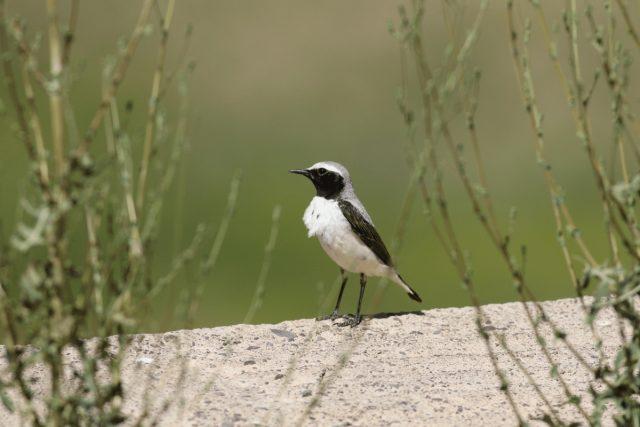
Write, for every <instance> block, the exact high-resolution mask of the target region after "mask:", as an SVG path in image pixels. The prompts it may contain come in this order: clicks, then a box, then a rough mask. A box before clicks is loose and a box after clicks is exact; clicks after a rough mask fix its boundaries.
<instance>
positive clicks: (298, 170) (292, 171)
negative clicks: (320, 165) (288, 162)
mask: <svg viewBox="0 0 640 427" xmlns="http://www.w3.org/2000/svg"><path fill="white" fill-rule="evenodd" d="M289 172H291V173H295V174H298V175H304V176H306V177H307V178H309V177H310V176H311V172H309V171H308V170H307V169H291V170H290V171H289Z"/></svg>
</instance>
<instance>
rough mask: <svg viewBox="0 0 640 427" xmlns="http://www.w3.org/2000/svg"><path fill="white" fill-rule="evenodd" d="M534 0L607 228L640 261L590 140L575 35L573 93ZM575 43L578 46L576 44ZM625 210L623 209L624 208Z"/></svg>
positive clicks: (540, 11)
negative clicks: (617, 212)
mask: <svg viewBox="0 0 640 427" xmlns="http://www.w3.org/2000/svg"><path fill="white" fill-rule="evenodd" d="M532 4H533V6H534V8H535V10H536V11H537V12H538V13H537V14H538V18H539V21H540V23H541V26H542V29H543V35H544V38H545V41H546V43H547V45H548V46H549V55H550V57H551V60H552V63H553V67H554V70H555V72H556V74H557V75H558V79H559V81H560V83H561V86H562V87H563V90H564V92H565V95H566V97H567V102H568V103H569V106H570V107H571V115H572V117H573V120H574V123H575V124H576V129H577V135H578V139H579V140H580V141H581V142H582V143H583V144H584V145H585V148H586V151H587V155H588V156H587V157H588V159H589V163H590V165H591V168H592V170H593V173H594V176H595V178H596V184H597V188H598V192H599V194H600V198H601V200H602V204H603V209H604V215H605V217H606V218H607V219H608V220H609V221H608V223H607V226H608V227H609V228H608V232H609V233H613V232H614V231H615V233H616V234H617V235H618V237H619V238H620V240H621V241H622V243H623V246H624V247H625V249H626V250H627V252H628V253H629V255H631V256H632V257H633V258H635V259H636V260H638V261H640V251H639V250H638V248H636V247H635V246H634V244H633V243H632V242H631V241H630V240H629V238H628V237H627V236H626V235H625V233H624V231H623V229H622V227H621V226H620V223H619V222H618V219H617V218H616V217H615V216H614V215H612V213H613V212H612V210H613V209H612V205H613V206H617V205H618V202H617V201H616V199H615V197H611V196H610V195H609V192H608V180H607V178H606V176H604V174H603V172H602V169H601V166H600V163H599V161H598V159H597V157H596V153H595V147H594V146H593V142H592V140H591V136H590V132H589V126H588V117H587V115H586V110H585V108H586V107H585V106H584V103H583V102H581V101H582V100H583V99H584V97H583V96H582V95H583V94H582V89H581V88H582V83H581V81H580V80H579V79H578V78H577V77H579V67H578V65H577V64H576V62H575V61H576V54H575V53H576V50H577V40H574V39H573V38H572V36H571V35H570V43H571V45H572V48H571V52H572V53H571V58H572V59H571V60H570V64H571V65H572V69H573V70H574V73H573V75H574V79H573V82H574V83H575V84H576V86H577V89H576V90H577V91H578V92H576V93H575V95H574V92H573V91H572V89H571V86H570V85H569V79H568V78H567V76H566V75H565V73H564V71H563V70H562V67H561V66H560V63H559V61H558V51H557V45H556V43H555V42H554V41H553V39H552V37H551V32H550V29H549V24H548V22H547V18H546V15H545V13H544V10H543V8H542V4H541V3H540V2H536V1H532ZM569 21H570V22H575V21H573V20H572V19H569ZM568 33H569V34H572V30H571V27H569V29H568ZM574 45H575V46H576V47H575V48H574V47H573V46H574ZM618 208H620V206H618ZM622 210H624V209H622ZM627 225H628V227H629V228H630V229H632V230H633V229H634V227H633V226H632V225H631V224H630V223H629V222H628V221H627ZM632 232H633V233H637V232H638V230H637V229H636V230H635V231H632ZM610 240H612V241H613V240H614V239H613V238H612V237H610Z"/></svg>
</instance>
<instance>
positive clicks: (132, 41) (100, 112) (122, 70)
mask: <svg viewBox="0 0 640 427" xmlns="http://www.w3.org/2000/svg"><path fill="white" fill-rule="evenodd" d="M153 3H154V0H144V3H143V4H142V8H141V9H140V14H139V16H138V21H137V22H136V25H135V27H134V29H133V32H132V34H131V37H130V38H129V42H128V43H127V47H126V48H125V52H124V54H123V55H122V57H121V58H120V60H119V62H118V64H117V65H116V68H115V70H114V72H113V75H112V77H111V83H110V84H109V86H108V87H107V90H106V91H105V92H104V94H103V96H102V100H101V101H100V104H99V105H98V108H97V110H96V112H95V113H94V115H93V118H92V119H91V122H90V124H89V128H88V129H87V131H86V133H85V135H84V138H83V139H82V141H80V145H79V146H78V147H77V148H76V150H75V151H74V153H73V159H72V166H73V167H78V166H80V160H81V159H82V157H83V156H84V155H85V154H86V153H87V150H88V149H89V145H90V144H91V142H92V141H93V139H94V137H95V135H96V132H97V130H98V127H99V126H100V124H101V123H102V119H103V118H104V115H105V113H106V112H107V110H108V109H109V106H110V105H111V101H112V100H113V97H114V96H115V95H116V93H117V92H118V88H119V87H120V84H121V83H122V80H123V79H124V76H125V74H126V72H127V69H128V68H129V63H130V62H131V58H132V57H133V55H134V53H135V51H136V49H137V47H138V44H139V42H140V38H141V37H142V35H143V34H144V27H145V25H146V23H147V20H148V19H149V14H150V12H151V7H152V6H153Z"/></svg>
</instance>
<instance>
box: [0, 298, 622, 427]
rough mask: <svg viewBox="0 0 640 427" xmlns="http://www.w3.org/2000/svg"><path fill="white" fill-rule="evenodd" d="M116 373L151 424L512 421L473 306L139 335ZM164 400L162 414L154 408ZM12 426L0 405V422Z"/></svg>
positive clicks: (527, 355)
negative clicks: (346, 323) (360, 319)
mask: <svg viewBox="0 0 640 427" xmlns="http://www.w3.org/2000/svg"><path fill="white" fill-rule="evenodd" d="M543 304H544V307H545V309H546V311H547V314H548V315H549V316H550V317H551V318H552V319H553V320H554V321H555V322H556V323H557V324H558V325H559V326H560V327H562V328H563V329H564V330H566V331H567V332H568V333H569V340H570V342H571V343H572V344H573V345H574V346H575V347H576V348H577V349H578V350H579V351H580V352H581V353H582V354H583V355H584V356H585V358H586V360H587V361H589V362H595V360H596V352H595V350H594V348H593V344H592V343H593V337H592V335H591V332H590V331H589V330H588V329H587V328H586V327H585V325H584V323H583V318H584V317H583V313H582V311H581V309H580V306H579V304H578V302H577V301H576V300H573V299H565V300H559V301H551V302H545V303H543ZM484 309H485V311H486V313H487V315H488V317H489V318H490V324H489V325H488V329H489V330H493V331H496V332H498V333H502V334H504V335H505V337H506V339H507V341H508V344H509V347H510V348H511V349H512V350H513V352H514V353H515V354H516V355H517V357H518V358H519V359H520V360H521V361H522V363H523V365H524V366H526V368H527V369H528V370H529V371H530V372H531V374H532V376H533V377H534V378H535V379H536V382H537V384H538V385H539V387H540V390H541V391H542V393H544V395H545V396H546V398H547V399H548V400H549V401H550V402H551V403H552V404H553V406H554V407H556V409H557V410H558V412H559V413H560V414H562V415H563V417H565V421H569V420H575V421H582V422H583V423H584V420H581V419H580V418H579V416H578V415H577V414H576V411H575V409H574V408H572V407H570V406H569V405H567V404H565V403H564V398H563V394H562V391H561V388H560V386H559V384H558V382H557V380H556V379H553V378H552V377H551V375H550V367H549V364H548V363H547V362H546V360H545V358H544V356H543V355H542V353H541V351H540V350H539V347H538V345H537V344H536V341H535V337H534V335H533V333H532V332H531V328H530V326H529V324H528V322H527V320H526V317H525V314H524V310H523V306H522V305H521V304H519V303H509V304H500V305H487V306H484ZM596 323H597V328H598V330H599V331H600V333H601V334H602V336H603V337H604V338H605V346H604V349H605V353H607V355H609V356H610V355H611V354H613V353H614V352H615V346H616V338H615V337H616V336H617V332H616V330H617V329H616V325H615V320H614V319H613V318H612V317H608V316H607V315H602V316H601V317H600V318H599V319H598V320H597V322H596ZM547 335H548V336H549V337H548V339H547V341H548V343H549V348H550V354H551V356H552V357H553V358H554V360H556V361H557V362H558V364H559V367H560V369H559V372H560V375H562V377H563V378H565V379H566V381H567V383H568V384H569V385H570V387H571V389H572V391H573V392H575V393H576V394H581V395H583V396H585V401H586V402H587V403H585V404H588V400H589V399H588V398H587V396H586V394H585V392H586V390H587V387H588V384H589V378H590V377H589V374H588V372H587V370H586V369H585V368H584V367H583V366H581V365H580V364H579V363H578V362H577V361H576V359H575V358H574V357H573V356H571V354H570V353H569V352H568V351H567V349H566V348H565V347H564V345H563V344H561V343H559V342H555V341H554V340H553V338H552V337H551V336H550V334H549V332H548V331H547ZM494 349H495V351H496V353H497V359H498V363H499V365H500V367H501V368H502V369H503V370H504V372H505V373H506V375H507V376H508V378H509V381H510V388H511V390H512V392H513V394H514V396H515V400H516V401H517V403H518V409H519V410H520V411H521V414H522V415H523V417H525V418H526V419H532V418H535V417H536V416H540V415H541V414H542V413H543V410H544V405H543V403H542V401H541V399H540V398H539V397H538V395H537V394H536V392H535V391H534V388H533V387H532V386H531V385H530V384H529V383H528V382H527V379H526V377H525V376H524V375H523V374H522V372H521V371H520V370H519V369H518V367H517V366H516V365H515V363H514V362H513V361H512V359H510V357H509V356H508V354H507V353H506V352H505V351H504V350H503V349H502V348H500V347H499V346H498V345H494ZM179 354H181V355H182V356H183V357H179ZM181 372H184V375H181V374H180V373H181ZM123 378H124V383H125V390H126V393H127V398H126V402H125V407H126V409H127V411H128V412H129V413H131V414H139V413H140V411H141V410H142V408H143V407H145V402H148V405H149V410H150V412H151V413H152V414H153V413H155V414H159V416H158V421H159V423H160V425H167V426H173V425H221V426H235V425H240V426H244V425H323V426H324V425H331V426H338V425H345V426H346V425H358V426H376V425H430V426H431V425H460V426H462V425H473V426H483V425H484V426H495V425H514V424H516V418H515V416H514V414H513V412H512V410H511V409H510V407H509V405H508V402H507V400H506V398H505V395H504V394H503V393H502V392H501V391H500V390H499V381H498V379H497V377H496V375H495V373H494V370H493V367H492V364H491V360H490V358H489V357H488V355H487V349H486V347H485V344H484V342H483V340H482V339H481V338H480V337H479V335H478V333H477V331H476V327H475V314H474V309H473V308H472V307H466V308H448V309H434V310H428V311H424V312H416V313H407V314H397V315H379V316H375V317H374V318H370V319H368V320H367V321H366V322H365V323H364V324H363V325H362V326H361V327H359V328H355V329H352V328H339V327H337V326H335V325H332V324H331V322H329V321H319V322H318V321H315V320H307V319H305V320H294V321H287V322H282V323H279V324H276V325H235V326H227V327H218V328H211V329H196V330H183V331H175V332H168V333H164V334H154V335H138V336H136V337H135V339H134V342H133V344H132V346H131V348H130V350H129V351H128V354H127V356H126V359H125V362H124V372H123ZM145 390H146V391H145ZM165 403H169V404H170V405H169V407H168V409H166V410H165V411H162V412H160V411H161V410H160V408H162V407H163V405H165ZM15 422H17V420H16V419H15V418H13V417H12V416H10V415H9V414H7V413H6V412H2V411H0V423H2V425H10V424H13V423H15Z"/></svg>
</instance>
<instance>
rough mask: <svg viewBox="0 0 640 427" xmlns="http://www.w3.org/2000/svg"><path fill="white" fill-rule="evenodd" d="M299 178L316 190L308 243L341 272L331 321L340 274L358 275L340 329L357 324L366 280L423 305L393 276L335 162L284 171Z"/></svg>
mask: <svg viewBox="0 0 640 427" xmlns="http://www.w3.org/2000/svg"><path fill="white" fill-rule="evenodd" d="M289 172H291V173H296V174H299V175H304V176H306V177H307V178H309V179H310V180H311V182H312V183H313V185H314V186H315V187H316V196H315V197H314V198H313V199H312V200H311V203H310V204H309V206H308V207H307V210H306V211H305V212H304V216H303V217H302V220H303V221H304V225H306V226H307V229H308V230H309V237H313V236H316V237H318V240H319V241H320V245H321V246H322V249H324V251H325V252H326V253H327V255H329V257H330V258H331V259H332V260H333V261H334V262H335V263H336V264H338V266H339V267H340V274H341V276H342V285H341V287H340V293H339V294H338V301H337V302H336V308H335V309H334V310H333V313H332V314H331V316H329V317H330V318H331V320H335V319H337V318H338V317H339V316H338V309H339V307H340V300H341V299H342V293H343V292H344V287H345V285H346V284H347V275H346V274H345V271H349V272H352V273H360V297H359V298H358V309H357V312H356V315H355V317H353V318H348V319H347V320H346V321H345V322H344V323H341V324H340V326H347V325H350V326H356V325H358V324H359V323H360V319H361V318H360V306H361V304H362V297H363V295H364V288H365V286H366V284H367V277H372V276H374V277H387V278H389V279H391V280H392V281H393V282H395V283H397V284H398V285H400V287H401V288H402V289H404V290H405V291H406V292H407V294H408V295H409V298H411V299H412V300H415V301H418V302H422V300H421V299H420V296H419V295H418V294H417V293H416V291H414V290H413V289H411V286H409V285H408V284H407V282H405V281H404V280H403V279H402V277H401V276H400V274H398V272H397V271H396V269H395V267H394V266H393V262H392V261H391V256H390V255H389V251H388V250H387V248H386V246H385V245H384V243H383V242H382V239H381V238H380V235H379V234H378V232H377V231H376V229H375V227H374V226H373V221H371V217H370V216H369V214H368V213H367V211H366V209H365V208H364V206H363V205H362V203H361V202H360V200H359V199H358V197H357V196H356V193H355V191H354V190H353V184H352V183H351V178H350V177H349V171H347V168H345V167H344V166H342V165H341V164H339V163H336V162H320V163H316V164H315V165H313V166H311V167H310V168H307V169H294V170H291V171H289Z"/></svg>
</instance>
